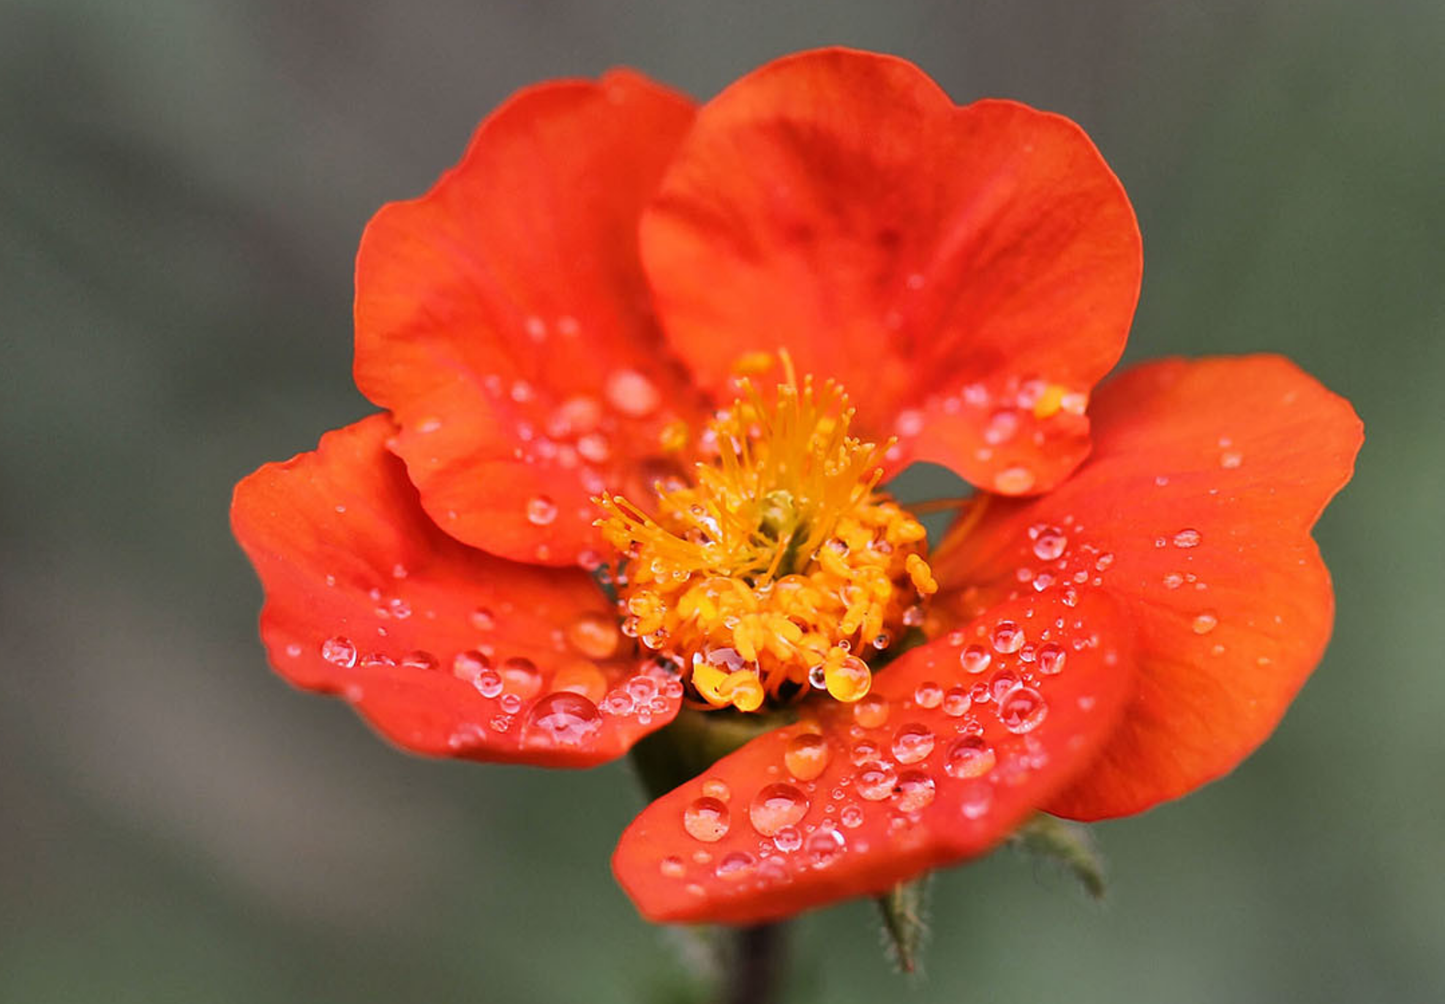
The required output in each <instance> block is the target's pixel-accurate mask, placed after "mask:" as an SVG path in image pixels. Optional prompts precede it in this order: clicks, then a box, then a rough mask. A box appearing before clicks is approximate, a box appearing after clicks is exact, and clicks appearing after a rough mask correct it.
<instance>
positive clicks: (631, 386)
mask: <svg viewBox="0 0 1445 1004" xmlns="http://www.w3.org/2000/svg"><path fill="white" fill-rule="evenodd" d="M606 394H607V400H608V401H610V402H611V403H612V407H614V408H616V409H617V410H618V411H620V412H622V414H624V415H628V416H631V417H632V418H643V417H645V416H647V415H650V414H652V413H653V412H654V411H656V410H657V408H658V405H660V404H661V403H662V393H661V392H660V391H659V390H658V389H657V385H656V384H654V383H653V382H652V381H651V380H649V379H648V378H647V377H645V376H643V375H642V374H641V373H639V372H637V371H636V370H616V371H614V372H612V373H611V374H609V375H608V377H607V388H606Z"/></svg>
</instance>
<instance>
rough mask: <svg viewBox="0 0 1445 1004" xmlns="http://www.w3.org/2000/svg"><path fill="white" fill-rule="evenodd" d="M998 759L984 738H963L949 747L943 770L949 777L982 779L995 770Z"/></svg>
mask: <svg viewBox="0 0 1445 1004" xmlns="http://www.w3.org/2000/svg"><path fill="white" fill-rule="evenodd" d="M997 760H998V758H997V756H996V755H995V754H994V751H993V748H992V747H990V746H989V745H988V743H986V742H984V740H983V737H982V736H963V737H962V738H960V739H956V740H954V742H953V745H951V746H949V747H948V752H947V753H946V754H945V755H944V759H943V769H944V771H945V773H947V774H948V776H949V777H955V778H963V777H981V776H983V775H984V774H987V773H988V772H989V771H991V770H993V766H994V764H995V763H996V762H997Z"/></svg>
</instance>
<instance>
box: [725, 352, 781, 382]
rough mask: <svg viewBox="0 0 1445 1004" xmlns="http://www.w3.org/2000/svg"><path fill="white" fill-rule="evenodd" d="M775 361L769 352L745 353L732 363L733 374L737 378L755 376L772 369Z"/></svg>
mask: <svg viewBox="0 0 1445 1004" xmlns="http://www.w3.org/2000/svg"><path fill="white" fill-rule="evenodd" d="M776 361H777V360H776V359H775V358H774V356H773V354H772V353H771V352H762V351H758V352H745V353H743V354H742V355H741V356H739V357H738V361H737V362H735V363H733V373H735V374H736V375H738V376H757V375H759V374H761V373H766V372H767V371H768V370H770V369H772V368H773V364H774V363H775V362H776Z"/></svg>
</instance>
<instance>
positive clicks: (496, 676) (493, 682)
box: [472, 669, 502, 698]
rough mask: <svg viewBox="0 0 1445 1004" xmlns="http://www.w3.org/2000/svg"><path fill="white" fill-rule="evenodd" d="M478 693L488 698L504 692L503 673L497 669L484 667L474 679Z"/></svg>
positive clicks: (473, 683) (473, 684)
mask: <svg viewBox="0 0 1445 1004" xmlns="http://www.w3.org/2000/svg"><path fill="white" fill-rule="evenodd" d="M472 686H474V687H476V688H477V693H479V694H481V695H482V696H483V697H486V698H494V697H497V696H498V695H499V694H501V692H502V674H500V673H498V672H497V671H496V670H495V669H483V670H482V671H481V672H480V673H478V674H477V677H476V679H474V680H473V681H472Z"/></svg>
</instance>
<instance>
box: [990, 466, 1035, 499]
mask: <svg viewBox="0 0 1445 1004" xmlns="http://www.w3.org/2000/svg"><path fill="white" fill-rule="evenodd" d="M993 486H994V488H995V490H997V491H998V492H1000V493H1001V494H1004V495H1022V494H1023V493H1024V492H1026V491H1028V490H1029V489H1030V488H1032V487H1033V486H1034V472H1033V471H1031V470H1029V469H1028V468H1027V467H1008V468H1005V469H1004V470H1001V471H999V472H998V473H997V474H995V475H994V478H993Z"/></svg>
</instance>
